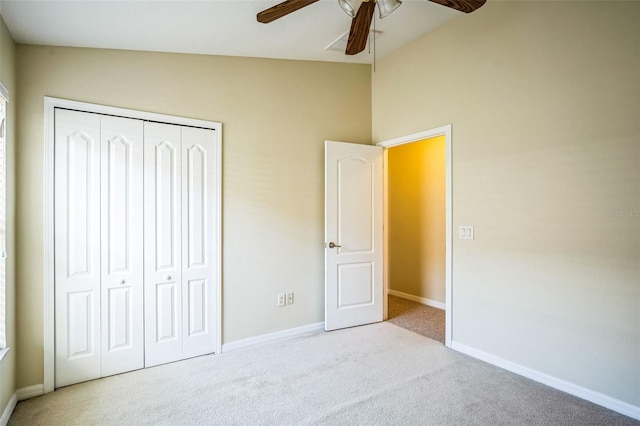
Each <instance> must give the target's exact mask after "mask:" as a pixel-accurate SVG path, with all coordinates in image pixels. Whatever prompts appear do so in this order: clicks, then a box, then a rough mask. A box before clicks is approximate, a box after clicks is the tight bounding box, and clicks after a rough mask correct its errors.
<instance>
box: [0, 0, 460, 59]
mask: <svg viewBox="0 0 640 426" xmlns="http://www.w3.org/2000/svg"><path fill="white" fill-rule="evenodd" d="M279 2H280V0H199V1H197V0H196V1H194V0H142V1H132V0H82V1H79V0H76V1H61V0H44V1H42V0H39V1H34V0H2V1H0V14H2V17H3V18H4V21H5V23H6V24H7V26H8V28H9V31H10V32H11V34H12V35H13V38H14V39H15V41H16V42H17V43H24V44H38V45H53V46H75V47H95V48H109V49H128V50H147V51H159V52H180V53H197V54H209V55H229V56H253V57H263V58H282V59H302V60H318V61H331V62H354V63H372V62H373V59H374V55H373V51H371V52H369V51H368V50H365V51H364V52H362V53H360V54H358V55H355V56H347V55H345V54H344V52H335V51H327V50H325V49H326V48H327V46H329V45H330V44H331V43H332V42H334V41H335V40H336V39H338V38H340V37H341V36H342V35H343V34H344V33H346V32H348V31H349V28H350V25H351V18H350V17H348V16H347V15H346V14H345V13H344V12H343V11H342V9H341V8H340V6H339V5H338V2H337V0H320V1H319V2H317V3H314V4H312V5H310V6H307V7H305V8H303V9H300V10H298V11H297V12H294V13H292V14H290V15H288V16H285V17H284V18H281V19H279V20H276V21H274V22H272V23H269V24H261V23H258V22H257V21H256V14H257V13H258V12H259V11H261V10H263V9H266V8H268V7H271V6H273V5H275V4H277V3H279ZM459 15H463V14H462V13H461V12H457V11H454V10H451V9H449V8H446V7H444V6H440V5H438V4H435V3H431V2H429V1H427V0H404V2H403V4H402V5H401V6H400V7H399V8H398V9H397V10H396V11H395V12H393V13H392V14H391V15H389V16H388V17H386V18H385V19H382V20H381V19H378V16H377V12H376V20H375V26H376V30H378V31H381V32H382V33H381V35H379V37H377V39H376V49H375V51H376V55H375V56H376V59H380V58H383V57H384V56H385V55H387V54H389V53H390V52H392V51H394V50H396V49H398V48H400V47H402V46H404V45H405V44H407V43H409V42H410V41H412V40H415V39H417V38H419V37H421V36H422V35H424V34H426V33H427V32H429V31H431V30H433V29H435V28H436V27H438V26H439V25H442V24H443V23H445V22H446V21H448V20H449V19H451V18H454V17H456V16H459Z"/></svg>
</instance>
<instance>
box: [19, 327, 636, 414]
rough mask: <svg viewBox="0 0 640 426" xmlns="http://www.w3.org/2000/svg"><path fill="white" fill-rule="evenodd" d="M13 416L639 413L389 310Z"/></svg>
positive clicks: (100, 384) (78, 389)
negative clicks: (572, 392) (465, 348)
mask: <svg viewBox="0 0 640 426" xmlns="http://www.w3.org/2000/svg"><path fill="white" fill-rule="evenodd" d="M9 424H10V425H142V424H154V425H200V424H207V425H218V424H219V425H263V424H264V425H419V424H420V425H520V424H521V425H636V426H637V425H639V424H640V422H636V421H634V420H632V419H630V418H628V417H624V416H622V415H619V414H617V413H614V412H612V411H609V410H607V409H604V408H601V407H598V406H596V405H594V404H591V403H589V402H586V401H582V400H580V399H578V398H574V397H572V396H569V395H566V394H563V393H562V392H559V391H556V390H553V389H551V388H548V387H546V386H543V385H539V384H537V383H534V382H531V381H529V380H527V379H524V378H521V377H519V376H516V375H514V374H511V373H509V372H506V371H503V370H501V369H499V368H496V367H493V366H490V365H488V364H485V363H483V362H480V361H477V360H474V359H471V358H468V357H466V356H464V355H462V354H459V353H456V352H454V351H452V350H450V349H447V348H446V347H445V346H444V345H442V344H440V343H438V342H436V341H433V340H431V339H428V338H425V337H423V336H420V335H418V334H416V333H413V332H410V331H407V330H405V329H403V328H400V327H397V326H395V325H393V324H390V323H388V322H385V323H378V324H373V325H369V326H364V327H356V328H351V329H346V330H340V331H333V332H329V333H325V332H318V333H311V334H308V335H306V336H302V337H296V338H292V339H289V340H286V341H281V342H276V343H269V344H265V345H262V346H256V347H252V348H247V349H243V350H237V351H233V352H228V353H225V354H222V355H217V356H216V355H213V356H204V357H199V358H194V359H190V360H186V361H182V362H178V363H173V364H168V365H163V366H159V367H154V368H149V369H145V370H139V371H135V372H132V373H128V374H122V375H119V376H113V377H108V378H105V379H100V380H94V381H91V382H87V383H82V384H79V385H74V386H69V387H67V388H64V389H61V390H58V391H56V392H53V393H51V394H48V395H45V396H42V397H38V398H33V399H30V400H28V401H23V402H20V403H19V404H18V406H17V407H16V410H15V412H14V414H13V416H12V417H11V419H10V421H9Z"/></svg>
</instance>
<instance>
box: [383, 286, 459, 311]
mask: <svg viewBox="0 0 640 426" xmlns="http://www.w3.org/2000/svg"><path fill="white" fill-rule="evenodd" d="M389 294H390V295H392V296H396V297H401V298H403V299H407V300H413V301H414V302H418V303H422V304H423V305H427V306H431V307H432V308H438V309H442V310H443V311H444V310H445V309H446V308H447V306H446V305H445V304H444V303H442V302H436V301H435V300H431V299H426V298H424V297H420V296H414V295H413V294H408V293H403V292H401V291H396V290H391V289H389Z"/></svg>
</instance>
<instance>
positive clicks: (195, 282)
mask: <svg viewBox="0 0 640 426" xmlns="http://www.w3.org/2000/svg"><path fill="white" fill-rule="evenodd" d="M181 131H182V286H183V287H182V303H183V310H182V313H183V315H182V336H183V344H182V357H183V358H188V357H192V356H197V355H203V354H207V353H212V352H214V351H215V348H216V341H215V330H216V327H215V321H216V315H215V304H214V300H215V299H214V283H215V275H214V274H215V271H216V270H217V265H216V263H215V262H216V259H218V254H217V253H215V252H214V248H215V246H214V241H216V223H215V221H214V220H213V218H214V216H213V214H214V212H215V211H217V206H216V197H214V196H213V194H215V190H214V189H215V188H216V185H217V182H216V174H215V173H214V170H215V167H216V164H217V158H216V155H217V152H216V150H215V143H216V139H215V132H214V131H213V130H210V129H197V128H193V127H182V128H181Z"/></svg>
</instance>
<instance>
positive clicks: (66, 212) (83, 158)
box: [54, 110, 101, 387]
mask: <svg viewBox="0 0 640 426" xmlns="http://www.w3.org/2000/svg"><path fill="white" fill-rule="evenodd" d="M54 151H55V160H54V161H55V175H54V180H55V191H56V192H55V196H54V199H55V201H54V209H55V218H56V220H55V229H54V233H55V238H54V245H55V334H56V347H55V369H56V376H55V386H56V387H60V386H66V385H69V384H72V383H77V382H82V381H85V380H90V379H95V378H98V377H100V364H101V350H100V348H101V344H100V116H98V115H95V114H89V113H82V112H76V111H67V110H56V112H55V147H54Z"/></svg>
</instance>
